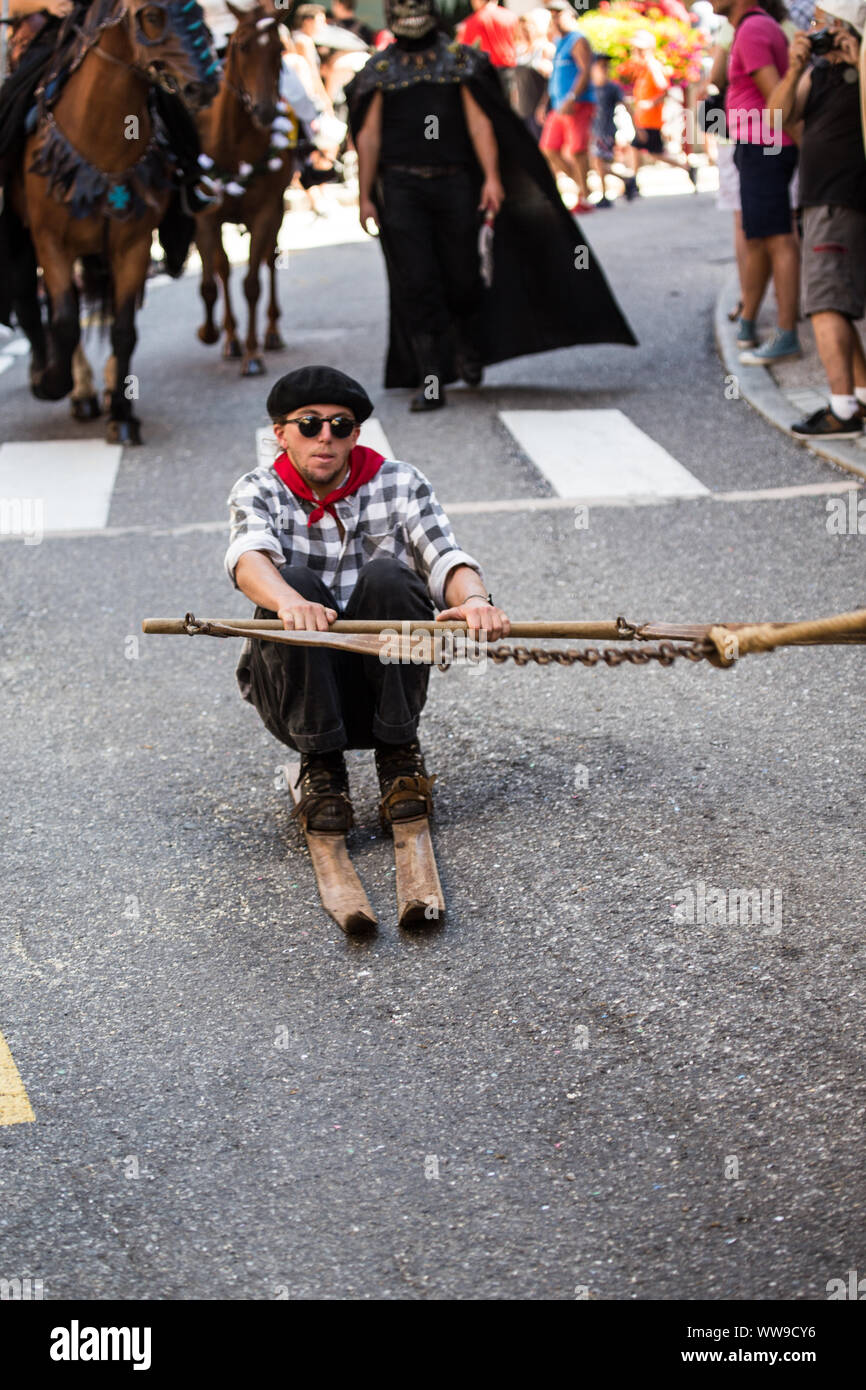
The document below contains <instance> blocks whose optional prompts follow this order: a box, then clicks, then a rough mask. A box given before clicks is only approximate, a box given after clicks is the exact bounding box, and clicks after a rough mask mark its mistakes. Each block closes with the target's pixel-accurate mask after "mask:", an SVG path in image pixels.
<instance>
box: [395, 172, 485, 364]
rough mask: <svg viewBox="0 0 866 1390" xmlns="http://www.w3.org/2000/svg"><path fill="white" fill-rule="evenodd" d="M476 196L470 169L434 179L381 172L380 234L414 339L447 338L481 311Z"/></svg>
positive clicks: (476, 190) (474, 181) (476, 183)
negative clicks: (417, 336)
mask: <svg viewBox="0 0 866 1390" xmlns="http://www.w3.org/2000/svg"><path fill="white" fill-rule="evenodd" d="M478 194H479V182H478V178H477V176H476V175H475V174H474V173H473V171H472V170H470V169H466V170H462V169H461V170H460V171H459V172H456V173H450V174H441V175H439V176H438V177H436V178H422V177H420V176H419V175H417V174H406V173H402V172H399V171H397V170H389V169H388V168H387V167H386V168H385V170H384V171H383V176H382V189H381V198H382V222H383V226H382V231H383V234H384V236H385V238H386V239H387V249H388V258H389V260H390V262H391V267H392V271H393V272H394V273H395V274H396V277H397V279H398V281H399V284H400V290H401V308H402V310H403V312H404V313H405V315H406V317H407V319H408V320H409V321H410V323H411V324H412V332H413V334H414V333H415V332H417V333H432V334H433V335H434V336H435V337H437V338H438V337H441V336H444V335H445V334H447V333H448V331H449V327H450V324H451V321H452V320H457V321H459V320H461V319H467V318H471V317H472V315H473V314H476V313H477V312H478V310H479V308H480V306H481V301H482V296H483V285H482V282H481V273H480V270H479V262H478V229H479V225H480V223H479V213H478Z"/></svg>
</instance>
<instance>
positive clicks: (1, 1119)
mask: <svg viewBox="0 0 866 1390" xmlns="http://www.w3.org/2000/svg"><path fill="white" fill-rule="evenodd" d="M35 1119H36V1116H35V1115H34V1114H33V1107H32V1105H31V1104H30V1101H29V1099H28V1096H27V1092H26V1090H25V1089H24V1082H23V1081H22V1080H21V1074H20V1072H19V1071H18V1068H17V1067H16V1065H15V1060H14V1058H13V1056H12V1053H11V1052H10V1051H9V1047H8V1045H7V1042H6V1039H5V1038H4V1036H3V1034H2V1033H0V1125H21V1124H26V1123H28V1122H29V1121H31V1120H35Z"/></svg>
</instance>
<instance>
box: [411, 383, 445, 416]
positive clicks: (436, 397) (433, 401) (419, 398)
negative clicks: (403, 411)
mask: <svg viewBox="0 0 866 1390" xmlns="http://www.w3.org/2000/svg"><path fill="white" fill-rule="evenodd" d="M427 392H428V387H427V386H422V387H421V389H420V391H416V392H415V395H414V396H412V398H411V400H410V401H409V409H410V410H411V411H413V412H415V413H416V414H417V412H418V411H419V410H441V409H442V407H443V406H445V405H447V404H448V402H447V401H446V399H445V392H444V391H443V389H442V387H441V386H438V387H437V389H436V392H435V394H431V395H428V394H427Z"/></svg>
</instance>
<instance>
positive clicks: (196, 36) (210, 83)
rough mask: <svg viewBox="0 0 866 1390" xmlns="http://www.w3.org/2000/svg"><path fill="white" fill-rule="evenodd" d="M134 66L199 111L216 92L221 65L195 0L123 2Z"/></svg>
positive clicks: (210, 100) (138, 0) (211, 99)
mask: <svg viewBox="0 0 866 1390" xmlns="http://www.w3.org/2000/svg"><path fill="white" fill-rule="evenodd" d="M127 11H128V14H129V19H130V27H131V35H132V43H133V47H134V49H135V65H136V67H139V68H142V69H143V70H144V71H145V72H146V73H147V74H148V75H149V76H150V77H152V78H153V80H154V81H155V82H157V83H158V84H159V85H160V87H163V88H165V90H166V91H169V92H173V93H174V94H175V95H177V96H179V97H181V98H182V99H183V101H184V102H185V103H186V104H187V106H189V107H191V108H192V109H193V110H198V109H199V108H200V107H202V106H207V105H209V103H210V102H212V101H213V99H214V97H215V96H216V94H217V90H218V87H219V76H220V69H219V64H218V62H217V60H216V57H215V56H214V51H213V48H212V46H211V36H210V31H209V30H208V28H207V26H206V25H205V20H204V12H203V10H202V8H201V6H200V5H199V4H198V3H197V0H128V3H127Z"/></svg>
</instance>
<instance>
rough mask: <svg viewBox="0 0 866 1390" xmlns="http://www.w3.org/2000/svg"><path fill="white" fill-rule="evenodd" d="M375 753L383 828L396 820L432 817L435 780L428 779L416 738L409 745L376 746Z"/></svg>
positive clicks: (389, 744) (384, 744)
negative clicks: (431, 793) (432, 792)
mask: <svg viewBox="0 0 866 1390" xmlns="http://www.w3.org/2000/svg"><path fill="white" fill-rule="evenodd" d="M375 752H376V772H377V773H378V776H379V790H380V791H381V793H382V799H381V801H380V803H379V814H380V816H381V819H382V825H383V826H384V827H385V828H386V829H387V828H388V826H389V825H390V824H391V823H392V821H395V820H401V821H402V820H416V819H417V818H418V817H419V816H429V815H431V814H432V811H433V798H432V796H431V795H430V789H431V787H432V786H433V783H434V782H435V780H436V778H435V777H428V776H427V769H426V767H425V766H424V758H423V756H422V754H421V748H420V745H419V743H418V741H417V739H416V740H413V742H412V743H377V744H376V749H375Z"/></svg>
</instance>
